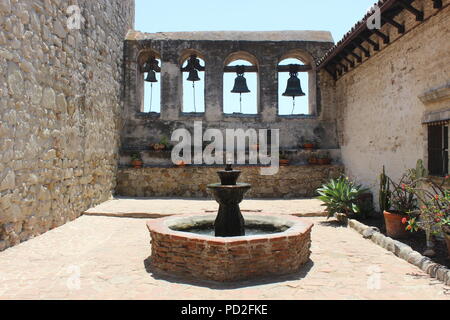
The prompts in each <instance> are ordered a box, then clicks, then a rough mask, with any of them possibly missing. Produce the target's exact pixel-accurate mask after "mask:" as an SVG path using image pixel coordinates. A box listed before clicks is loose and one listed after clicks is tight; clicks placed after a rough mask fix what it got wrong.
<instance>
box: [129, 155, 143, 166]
mask: <svg viewBox="0 0 450 320" xmlns="http://www.w3.org/2000/svg"><path fill="white" fill-rule="evenodd" d="M131 165H132V166H133V168H135V169H140V168H142V166H143V165H144V162H143V161H142V158H141V155H140V154H139V153H134V154H133V155H132V156H131Z"/></svg>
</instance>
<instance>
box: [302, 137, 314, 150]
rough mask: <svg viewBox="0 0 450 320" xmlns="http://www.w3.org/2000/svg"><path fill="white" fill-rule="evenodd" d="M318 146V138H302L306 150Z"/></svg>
mask: <svg viewBox="0 0 450 320" xmlns="http://www.w3.org/2000/svg"><path fill="white" fill-rule="evenodd" d="M316 146H317V143H316V139H302V147H303V149H306V150H314V149H315V148H316Z"/></svg>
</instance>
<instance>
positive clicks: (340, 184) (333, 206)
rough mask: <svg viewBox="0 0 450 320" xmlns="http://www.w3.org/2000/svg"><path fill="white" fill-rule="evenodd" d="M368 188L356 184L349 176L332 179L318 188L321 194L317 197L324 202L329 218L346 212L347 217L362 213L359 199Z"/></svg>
mask: <svg viewBox="0 0 450 320" xmlns="http://www.w3.org/2000/svg"><path fill="white" fill-rule="evenodd" d="M367 192H368V190H367V189H364V188H363V187H362V186H360V185H357V184H355V183H354V182H353V181H351V180H350V179H349V178H347V177H341V178H339V179H332V180H331V181H330V182H328V183H327V184H325V185H323V186H322V188H320V189H318V190H317V193H318V194H319V195H320V196H319V197H318V198H317V199H319V200H321V201H322V202H324V204H323V206H325V207H326V208H327V212H328V218H331V217H333V216H334V215H335V214H345V215H346V216H347V217H349V216H354V215H357V214H359V213H361V208H360V206H359V199H360V197H361V195H362V194H364V193H367Z"/></svg>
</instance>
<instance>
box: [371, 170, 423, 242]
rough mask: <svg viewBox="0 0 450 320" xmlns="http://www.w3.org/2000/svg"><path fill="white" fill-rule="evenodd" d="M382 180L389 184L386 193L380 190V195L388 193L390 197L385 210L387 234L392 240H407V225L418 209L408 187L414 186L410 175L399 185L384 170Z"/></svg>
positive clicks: (414, 197) (404, 177)
mask: <svg viewBox="0 0 450 320" xmlns="http://www.w3.org/2000/svg"><path fill="white" fill-rule="evenodd" d="M381 180H382V181H383V182H384V183H385V184H386V183H387V188H386V190H385V191H382V190H380V194H381V193H382V192H386V194H387V197H389V199H388V201H387V202H386V203H385V208H384V210H383V215H384V221H385V224H386V233H387V235H388V236H389V237H391V238H406V237H408V235H409V233H408V230H407V228H408V227H407V226H406V224H407V223H408V221H409V220H410V219H411V218H410V217H411V216H412V215H413V213H414V212H415V210H416V209H417V198H416V196H415V194H414V193H413V192H411V191H410V190H409V189H408V187H407V186H410V185H412V181H411V178H410V175H409V174H404V175H403V176H402V178H401V180H400V182H399V183H398V184H397V183H395V182H394V181H393V180H392V179H390V178H389V177H388V176H386V173H385V170H384V168H383V174H382V179H381ZM390 186H392V191H391V190H390Z"/></svg>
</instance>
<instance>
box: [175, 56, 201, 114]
mask: <svg viewBox="0 0 450 320" xmlns="http://www.w3.org/2000/svg"><path fill="white" fill-rule="evenodd" d="M181 71H182V72H183V109H182V110H183V112H184V113H204V112H205V61H204V59H203V58H202V57H201V55H200V54H199V53H197V52H196V51H192V50H189V51H187V52H185V53H184V54H183V55H182V68H181Z"/></svg>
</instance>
